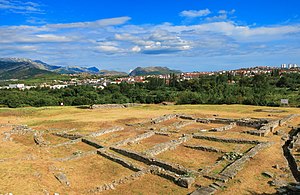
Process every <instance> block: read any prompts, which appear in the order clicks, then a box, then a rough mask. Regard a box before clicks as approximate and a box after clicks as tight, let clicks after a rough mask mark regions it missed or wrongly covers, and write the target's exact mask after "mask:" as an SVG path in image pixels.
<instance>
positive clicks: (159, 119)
mask: <svg viewBox="0 0 300 195" xmlns="http://www.w3.org/2000/svg"><path fill="white" fill-rule="evenodd" d="M176 117H177V115H176V114H166V115H163V116H160V117H157V118H153V119H151V123H152V124H157V123H161V122H164V121H167V120H171V119H173V118H176Z"/></svg>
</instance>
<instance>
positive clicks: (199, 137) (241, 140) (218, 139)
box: [193, 134, 261, 144]
mask: <svg viewBox="0 0 300 195" xmlns="http://www.w3.org/2000/svg"><path fill="white" fill-rule="evenodd" d="M193 138H195V139H205V140H209V141H216V142H224V143H236V144H259V143H261V142H260V141H258V140H247V139H232V138H220V137H215V136H204V135H200V134H194V135H193Z"/></svg>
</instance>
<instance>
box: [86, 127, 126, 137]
mask: <svg viewBox="0 0 300 195" xmlns="http://www.w3.org/2000/svg"><path fill="white" fill-rule="evenodd" d="M122 130H124V127H112V128H109V129H104V130H100V131H98V132H94V133H91V134H89V135H88V137H98V136H101V135H105V134H108V133H112V132H116V131H122Z"/></svg>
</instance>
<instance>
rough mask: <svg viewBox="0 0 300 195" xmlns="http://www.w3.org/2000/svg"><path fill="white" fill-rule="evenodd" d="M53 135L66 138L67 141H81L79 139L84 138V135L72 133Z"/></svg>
mask: <svg viewBox="0 0 300 195" xmlns="http://www.w3.org/2000/svg"><path fill="white" fill-rule="evenodd" d="M53 135H55V136H58V137H63V138H66V139H70V140H75V139H79V138H82V137H83V136H84V135H80V134H72V133H53Z"/></svg>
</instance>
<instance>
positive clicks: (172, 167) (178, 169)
mask: <svg viewBox="0 0 300 195" xmlns="http://www.w3.org/2000/svg"><path fill="white" fill-rule="evenodd" d="M110 149H111V150H114V151H115V152H118V153H120V154H122V155H124V156H127V157H129V158H132V159H134V160H137V161H141V162H143V163H145V164H147V165H156V166H158V167H161V168H163V169H165V170H168V171H172V172H174V173H176V174H179V175H185V174H189V173H193V174H198V173H197V172H195V171H193V170H190V169H187V168H185V167H183V166H181V165H178V164H173V163H168V162H165V161H162V160H159V159H156V158H153V157H148V156H146V155H143V154H139V153H137V152H134V151H130V150H126V149H121V148H116V147H110Z"/></svg>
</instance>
